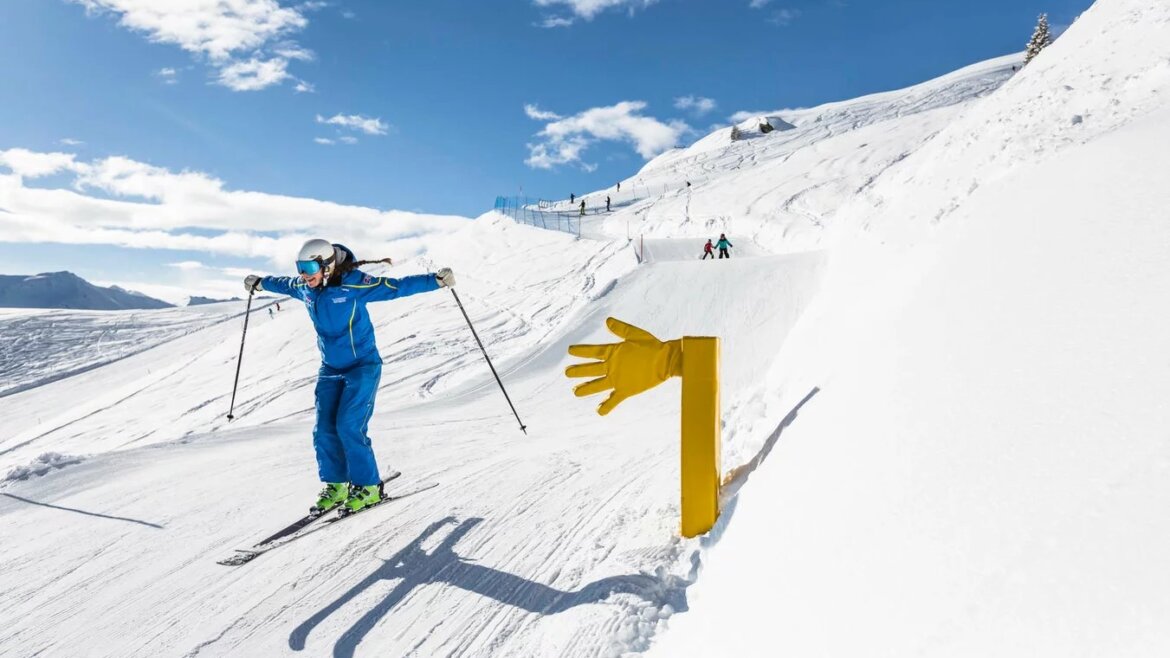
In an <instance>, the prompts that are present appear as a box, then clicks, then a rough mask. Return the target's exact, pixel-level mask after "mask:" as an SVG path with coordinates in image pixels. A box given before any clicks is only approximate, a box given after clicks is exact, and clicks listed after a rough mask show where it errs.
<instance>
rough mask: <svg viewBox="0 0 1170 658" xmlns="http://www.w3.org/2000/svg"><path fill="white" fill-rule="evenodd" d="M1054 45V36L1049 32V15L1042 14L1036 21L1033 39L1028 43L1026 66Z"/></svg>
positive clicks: (1025, 58) (1025, 56)
mask: <svg viewBox="0 0 1170 658" xmlns="http://www.w3.org/2000/svg"><path fill="white" fill-rule="evenodd" d="M1050 45H1052V35H1051V34H1049V32H1048V14H1040V17H1039V18H1037V19H1036V30H1035V31H1034V32H1032V38H1031V40H1029V41H1028V47H1027V48H1025V49H1024V64H1025V65H1026V64H1027V63H1028V62H1030V61H1032V58H1033V57H1035V56H1036V55H1039V54H1040V51H1041V50H1044V49H1045V48H1047V47H1048V46H1050Z"/></svg>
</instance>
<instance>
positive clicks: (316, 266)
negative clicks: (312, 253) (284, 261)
mask: <svg viewBox="0 0 1170 658" xmlns="http://www.w3.org/2000/svg"><path fill="white" fill-rule="evenodd" d="M321 267H322V265H321V261H320V260H318V259H313V260H298V261H297V273H298V274H308V275H309V276H313V275H314V274H317V273H318V272H320V271H321Z"/></svg>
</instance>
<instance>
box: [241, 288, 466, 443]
mask: <svg viewBox="0 0 1170 658" xmlns="http://www.w3.org/2000/svg"><path fill="white" fill-rule="evenodd" d="M452 292H454V291H452ZM253 294H255V292H254V291H252V290H249V291H248V305H247V306H246V307H245V308H244V334H243V335H242V336H240V357H239V358H238V359H236V381H235V383H233V384H232V406H231V408H230V409H228V416H227V418H228V421H229V422H230V421H231V420H232V419H233V418H235V416H233V415H232V412H233V411H235V409H236V387H238V386H239V385H240V365H241V364H243V362H244V339H245V338H247V337H248V316H250V315H252V295H253Z"/></svg>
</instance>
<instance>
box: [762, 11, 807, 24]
mask: <svg viewBox="0 0 1170 658" xmlns="http://www.w3.org/2000/svg"><path fill="white" fill-rule="evenodd" d="M797 18H800V10H799V9H780V10H778V11H775V12H773V13H772V16H771V17H770V18H768V22H769V23H772V24H773V25H779V26H781V27H785V26H788V25H790V24H792V21H794V20H796V19H797Z"/></svg>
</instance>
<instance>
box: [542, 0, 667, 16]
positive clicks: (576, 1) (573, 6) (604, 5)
mask: <svg viewBox="0 0 1170 658" xmlns="http://www.w3.org/2000/svg"><path fill="white" fill-rule="evenodd" d="M533 2H534V3H535V4H536V6H538V7H553V6H557V5H564V6H565V7H567V8H568V9H569V10H570V11H572V12H573V13H574V14H575V15H577V16H580V17H581V18H584V19H585V20H587V21H591V20H593V17H594V16H596V15H597V14H600V13H601V12H603V11H605V10H606V9H620V8H625V9H627V10H628V11H629V12H630V13H631V14H632V13H633V12H634V11H635V10H637V9H639V8H645V7H649V6H650V5H652V4H654V3H655V2H657V0H533Z"/></svg>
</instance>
